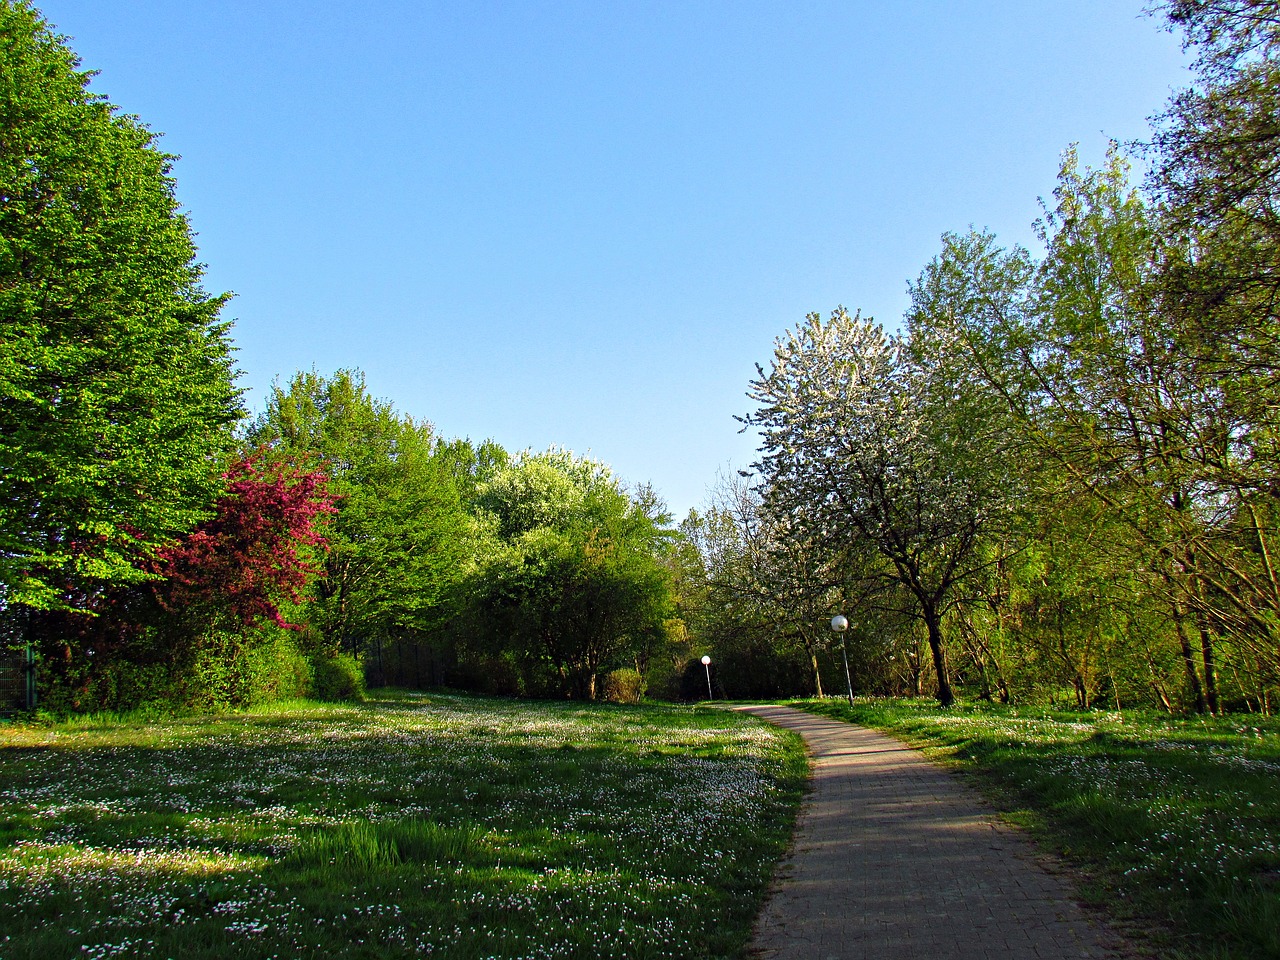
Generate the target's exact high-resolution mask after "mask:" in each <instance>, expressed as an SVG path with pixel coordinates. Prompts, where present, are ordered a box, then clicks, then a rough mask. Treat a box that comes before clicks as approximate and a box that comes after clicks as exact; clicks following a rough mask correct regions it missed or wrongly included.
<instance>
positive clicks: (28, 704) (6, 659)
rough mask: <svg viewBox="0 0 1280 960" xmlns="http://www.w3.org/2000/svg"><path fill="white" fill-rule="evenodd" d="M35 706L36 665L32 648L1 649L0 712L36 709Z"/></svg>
mask: <svg viewBox="0 0 1280 960" xmlns="http://www.w3.org/2000/svg"><path fill="white" fill-rule="evenodd" d="M35 706H36V665H35V661H34V660H33V658H32V654H31V649H30V648H29V647H28V648H27V649H26V650H25V651H19V652H14V651H11V650H4V649H0V713H14V712H16V711H18V710H34V709H35Z"/></svg>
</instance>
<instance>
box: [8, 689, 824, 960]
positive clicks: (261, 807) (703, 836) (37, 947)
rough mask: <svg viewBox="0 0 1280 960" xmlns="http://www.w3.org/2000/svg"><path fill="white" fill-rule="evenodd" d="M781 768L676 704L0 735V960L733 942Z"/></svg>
mask: <svg viewBox="0 0 1280 960" xmlns="http://www.w3.org/2000/svg"><path fill="white" fill-rule="evenodd" d="M805 772H806V762H805V759H804V754H803V749H802V747H801V746H800V744H799V741H798V739H796V738H794V737H792V736H790V735H784V734H782V733H780V732H778V731H775V730H773V729H772V728H769V727H767V726H765V725H763V724H761V723H760V722H758V721H755V720H753V719H750V718H746V717H741V716H738V715H735V714H731V713H727V712H722V711H718V710H694V709H686V708H678V707H670V708H664V707H636V708H623V707H588V706H583V705H573V704H564V703H517V702H511V701H501V700H481V699H471V698H464V697H451V696H436V695H430V696H426V695H392V694H383V695H381V696H375V697H374V698H373V699H371V700H370V702H368V703H366V704H363V705H359V706H346V707H335V706H319V705H316V704H291V705H282V706H277V707H275V708H271V709H262V710H257V711H253V712H250V713H245V714H226V715H218V716H210V717H196V718H187V719H174V720H164V721H147V722H143V721H138V720H129V719H127V718H126V719H117V720H113V719H110V718H98V719H96V720H95V719H90V720H83V721H78V722H72V723H67V724H63V725H59V726H54V727H48V726H45V727H40V726H26V727H23V726H14V725H0V958H3V960H60V958H66V960H70V958H82V960H105V958H112V957H143V956H145V957H173V958H178V957H181V958H183V960H196V958H215V957H217V958H280V960H284V958H295V957H315V958H340V957H341V958H355V957H368V958H374V957H378V958H382V957H402V956H411V957H451V958H453V957H458V958H462V957H465V958H482V957H512V958H514V957H527V958H560V957H592V958H594V957H619V958H621V957H626V958H659V957H733V956H738V955H740V953H741V950H742V948H743V945H744V943H745V941H746V939H747V937H748V935H749V932H750V924H751V921H752V919H753V918H754V915H755V912H756V909H757V907H758V905H759V902H760V898H761V897H762V895H763V892H764V888H765V885H766V883H767V880H768V878H769V875H770V871H771V869H772V865H773V863H774V861H775V860H776V859H777V857H778V856H779V855H780V854H781V853H782V851H783V850H784V848H785V846H786V843H787V840H788V838H789V835H790V831H791V827H792V824H793V821H794V816H795V810H796V807H797V804H798V802H799V798H800V795H801V792H802V789H803V782H804V776H805Z"/></svg>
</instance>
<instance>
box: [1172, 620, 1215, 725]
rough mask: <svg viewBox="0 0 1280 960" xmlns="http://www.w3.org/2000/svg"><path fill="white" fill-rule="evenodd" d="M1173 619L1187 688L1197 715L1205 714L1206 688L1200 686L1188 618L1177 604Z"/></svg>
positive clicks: (1206, 706) (1206, 705)
mask: <svg viewBox="0 0 1280 960" xmlns="http://www.w3.org/2000/svg"><path fill="white" fill-rule="evenodd" d="M1173 618H1174V621H1175V623H1176V625H1177V628H1178V645H1179V646H1180V647H1181V648H1182V666H1183V669H1184V670H1185V671H1186V674H1187V687H1188V688H1189V689H1190V690H1191V699H1192V700H1194V701H1195V705H1196V713H1204V712H1205V711H1206V710H1207V709H1208V704H1207V703H1206V702H1205V699H1204V688H1203V687H1201V686H1200V674H1199V673H1198V672H1197V671H1196V657H1195V654H1194V653H1192V652H1191V640H1190V639H1189V638H1188V637H1187V618H1186V617H1185V616H1183V613H1182V610H1181V609H1180V608H1179V607H1178V605H1177V604H1176V603H1175V604H1174V608H1173Z"/></svg>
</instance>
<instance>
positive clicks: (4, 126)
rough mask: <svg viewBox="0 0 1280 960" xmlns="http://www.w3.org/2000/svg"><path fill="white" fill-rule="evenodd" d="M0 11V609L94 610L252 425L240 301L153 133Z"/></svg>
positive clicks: (202, 489)
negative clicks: (234, 332)
mask: <svg viewBox="0 0 1280 960" xmlns="http://www.w3.org/2000/svg"><path fill="white" fill-rule="evenodd" d="M78 67H79V61H78V59H77V58H76V56H75V54H74V53H73V52H72V51H71V50H70V49H69V48H68V47H67V45H66V43H65V42H64V40H63V39H62V38H60V37H59V36H57V35H55V34H54V33H53V32H52V30H51V28H50V27H49V25H48V24H47V23H46V22H45V21H44V20H43V19H42V18H41V16H40V14H39V13H38V11H36V10H35V9H34V8H33V7H32V6H31V5H30V4H29V3H26V2H23V0H0V604H3V605H13V604H20V605H26V606H30V607H37V608H58V607H64V608H85V607H88V606H91V604H92V602H93V598H94V597H95V596H96V595H97V593H98V592H100V591H101V590H102V589H103V588H104V587H105V586H108V585H111V584H119V583H127V582H135V581H137V580H139V579H141V578H142V577H143V576H144V574H143V573H142V565H143V564H144V563H145V561H146V560H147V559H148V558H150V557H153V556H154V555H155V552H156V551H157V549H159V548H160V547H161V546H163V545H164V544H166V543H169V542H171V541H172V540H173V538H174V537H175V536H177V535H178V534H180V533H182V532H183V531H185V530H188V529H190V528H191V527H193V526H194V525H195V524H196V523H197V522H198V521H199V520H200V519H201V518H203V517H205V516H207V515H208V511H209V509H210V507H211V505H212V504H213V502H214V500H215V498H216V496H217V494H218V492H219V488H220V482H221V481H220V477H219V475H220V473H221V470H222V469H223V467H224V466H225V465H226V455H227V454H228V453H229V451H230V450H231V447H232V436H231V431H230V429H229V428H230V426H231V425H232V424H234V423H235V422H236V421H237V420H238V419H239V418H240V416H241V413H242V411H241V406H240V400H239V393H238V391H237V389H236V388H235V386H234V382H233V381H234V376H233V371H232V365H231V357H230V350H231V348H230V344H229V340H228V328H227V324H226V323H224V322H222V321H220V319H219V313H220V311H221V309H222V307H223V305H224V303H225V302H226V296H225V295H221V296H211V295H209V294H208V293H206V292H205V291H204V290H203V289H202V288H201V286H200V280H201V267H200V265H199V264H198V263H197V262H196V251H195V245H194V243H193V242H192V236H191V230H190V228H189V226H188V223H187V220H186V218H185V217H184V216H183V215H182V214H181V213H180V212H179V208H178V202H177V200H176V199H175V196H174V180H173V178H172V176H171V163H172V160H173V158H172V157H171V156H169V155H168V154H166V153H164V152H162V151H161V150H159V149H158V148H157V146H156V135H155V134H153V133H152V132H151V131H150V130H148V129H147V128H146V127H145V126H144V125H143V124H142V123H141V122H140V121H138V120H137V119H135V118H133V117H130V116H126V115H123V114H120V113H118V112H117V111H116V108H115V107H113V106H112V105H111V104H110V103H109V102H108V101H107V99H106V98H105V97H104V96H102V95H99V94H96V93H92V92H90V90H89V79H90V74H89V73H88V72H86V71H82V70H80V69H78Z"/></svg>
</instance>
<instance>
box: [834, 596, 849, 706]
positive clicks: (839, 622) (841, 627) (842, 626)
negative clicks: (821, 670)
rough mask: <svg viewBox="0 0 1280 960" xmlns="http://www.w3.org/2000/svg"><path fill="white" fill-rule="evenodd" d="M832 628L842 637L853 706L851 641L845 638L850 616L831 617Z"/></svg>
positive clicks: (847, 682) (846, 680)
mask: <svg viewBox="0 0 1280 960" xmlns="http://www.w3.org/2000/svg"><path fill="white" fill-rule="evenodd" d="M831 629H832V630H834V631H835V632H836V634H838V635H839V637H840V652H841V653H842V654H843V655H844V682H845V684H846V685H847V687H848V690H849V706H850V707H852V706H853V677H852V676H851V675H850V674H849V643H848V641H847V640H845V632H846V631H847V630H848V629H849V618H848V617H846V616H845V615H844V614H842V613H837V614H836V615H835V616H834V617H832V618H831Z"/></svg>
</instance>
